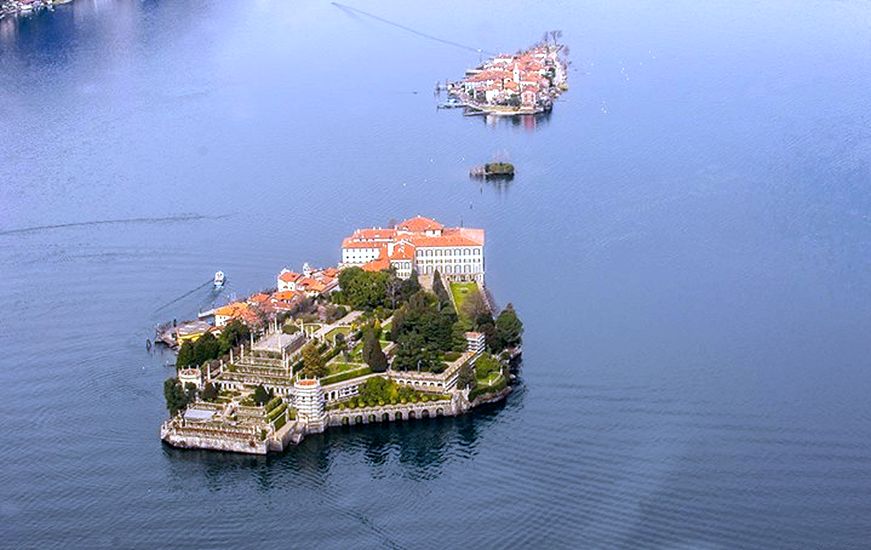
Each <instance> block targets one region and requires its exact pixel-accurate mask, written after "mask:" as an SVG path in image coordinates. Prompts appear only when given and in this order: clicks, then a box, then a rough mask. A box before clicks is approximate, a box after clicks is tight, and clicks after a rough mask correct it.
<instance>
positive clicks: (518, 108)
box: [437, 31, 568, 116]
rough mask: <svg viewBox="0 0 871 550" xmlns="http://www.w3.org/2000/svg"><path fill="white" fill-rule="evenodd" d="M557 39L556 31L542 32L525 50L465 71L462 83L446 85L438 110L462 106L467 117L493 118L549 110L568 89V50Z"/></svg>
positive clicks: (559, 34)
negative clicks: (538, 40)
mask: <svg viewBox="0 0 871 550" xmlns="http://www.w3.org/2000/svg"><path fill="white" fill-rule="evenodd" d="M561 36H562V33H561V32H560V31H551V32H549V33H545V35H544V37H543V39H542V41H541V42H539V43H538V44H535V45H533V46H532V47H530V48H528V49H526V50H523V51H520V52H517V53H515V54H500V55H497V56H495V57H493V58H491V59H488V60H487V61H486V62H484V63H483V64H482V65H480V66H478V67H476V68H474V69H468V70H466V75H465V77H464V78H463V79H462V80H459V81H457V82H447V83H446V85H445V86H444V88H445V89H446V90H447V92H448V100H447V101H446V102H445V103H443V104H442V105H441V107H458V106H462V107H465V108H466V112H467V114H475V113H485V114H491V115H497V116H515V115H524V114H528V115H534V114H539V113H544V112H548V111H550V110H552V109H553V102H554V101H555V100H556V99H557V98H558V97H559V96H560V94H562V93H563V92H565V91H566V90H568V76H567V72H568V61H567V60H566V57H567V55H568V47H567V46H565V45H564V44H560V43H559V42H558V40H559V38H560V37H561ZM440 89H442V88H441V87H437V90H440Z"/></svg>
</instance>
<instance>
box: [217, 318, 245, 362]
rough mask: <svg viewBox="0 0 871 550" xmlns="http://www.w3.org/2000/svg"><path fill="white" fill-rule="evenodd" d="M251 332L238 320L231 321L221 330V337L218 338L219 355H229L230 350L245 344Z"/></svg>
mask: <svg viewBox="0 0 871 550" xmlns="http://www.w3.org/2000/svg"><path fill="white" fill-rule="evenodd" d="M250 334H251V331H250V330H249V329H248V326H247V325H246V324H245V323H243V322H242V321H240V320H239V319H233V320H232V321H230V322H229V323H227V324H226V325H224V328H222V329H221V336H220V338H218V342H219V343H220V352H221V353H220V355H223V354H225V353H229V351H230V349H231V348H234V347H236V346H238V345H239V344H241V343H243V342H245V341H246V340H247V339H248V337H249V335H250Z"/></svg>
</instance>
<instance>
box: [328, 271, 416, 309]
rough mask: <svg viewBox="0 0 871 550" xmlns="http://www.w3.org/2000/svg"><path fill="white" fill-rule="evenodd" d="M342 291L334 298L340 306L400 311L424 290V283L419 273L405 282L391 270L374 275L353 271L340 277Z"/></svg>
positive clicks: (343, 273) (370, 272)
mask: <svg viewBox="0 0 871 550" xmlns="http://www.w3.org/2000/svg"><path fill="white" fill-rule="evenodd" d="M339 288H341V290H338V291H336V292H334V293H333V294H332V300H333V302H335V303H337V304H345V305H348V306H351V307H352V308H353V309H364V310H373V309H376V308H379V307H384V308H390V309H396V308H397V307H398V306H399V305H400V304H401V303H403V302H404V301H406V300H408V298H409V297H410V296H411V295H413V294H414V293H415V292H417V291H418V290H420V283H418V282H417V273H415V272H412V274H411V277H409V278H408V279H405V280H403V279H400V278H399V277H397V276H396V274H395V273H394V272H393V271H390V270H385V271H377V272H372V271H363V270H362V269H361V268H359V267H349V268H347V269H343V270H342V272H341V273H339Z"/></svg>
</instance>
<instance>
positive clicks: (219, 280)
mask: <svg viewBox="0 0 871 550" xmlns="http://www.w3.org/2000/svg"><path fill="white" fill-rule="evenodd" d="M224 279H225V277H224V272H223V271H216V272H215V288H221V287H222V286H224Z"/></svg>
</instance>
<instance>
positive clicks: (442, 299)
mask: <svg viewBox="0 0 871 550" xmlns="http://www.w3.org/2000/svg"><path fill="white" fill-rule="evenodd" d="M432 291H433V293H434V294H435V295H436V298H438V299H439V303H440V304H441V305H444V304H450V303H451V297H450V295H449V294H448V291H447V289H446V288H445V285H444V283H443V282H442V275H441V273H439V270H438V269H436V270H435V273H433V275H432Z"/></svg>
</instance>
